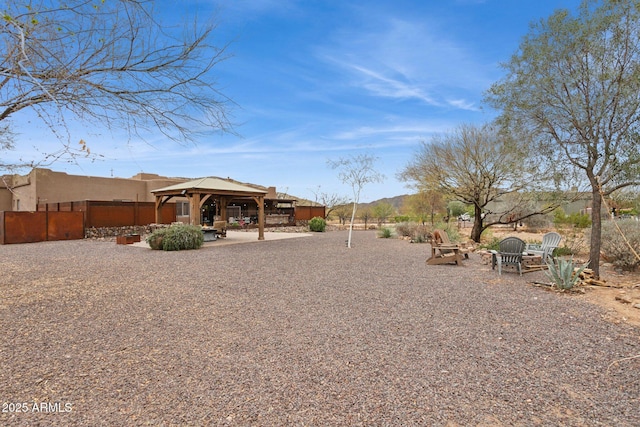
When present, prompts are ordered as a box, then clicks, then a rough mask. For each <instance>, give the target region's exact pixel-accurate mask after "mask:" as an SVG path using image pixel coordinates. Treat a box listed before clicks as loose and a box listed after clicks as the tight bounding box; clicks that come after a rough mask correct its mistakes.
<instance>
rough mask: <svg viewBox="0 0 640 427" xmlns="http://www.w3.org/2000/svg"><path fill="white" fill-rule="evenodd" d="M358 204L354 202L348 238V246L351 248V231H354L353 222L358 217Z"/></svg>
mask: <svg viewBox="0 0 640 427" xmlns="http://www.w3.org/2000/svg"><path fill="white" fill-rule="evenodd" d="M357 207H358V204H357V203H356V202H353V212H352V213H351V223H350V224H349V239H348V240H347V247H348V248H351V233H352V232H353V222H354V221H355V219H356V209H357Z"/></svg>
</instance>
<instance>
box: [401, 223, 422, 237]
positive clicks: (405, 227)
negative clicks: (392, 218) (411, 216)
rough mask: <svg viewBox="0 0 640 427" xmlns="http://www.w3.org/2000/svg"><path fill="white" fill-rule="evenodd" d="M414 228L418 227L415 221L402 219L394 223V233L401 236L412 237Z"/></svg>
mask: <svg viewBox="0 0 640 427" xmlns="http://www.w3.org/2000/svg"><path fill="white" fill-rule="evenodd" d="M416 228H418V224H417V223H415V222H408V221H403V222H398V223H396V233H398V234H399V235H400V236H403V237H413V233H414V232H415V230H416Z"/></svg>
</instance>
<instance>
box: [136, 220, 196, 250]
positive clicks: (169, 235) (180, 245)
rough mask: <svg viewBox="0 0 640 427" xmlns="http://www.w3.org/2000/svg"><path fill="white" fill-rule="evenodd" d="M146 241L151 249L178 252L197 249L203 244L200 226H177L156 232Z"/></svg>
mask: <svg viewBox="0 0 640 427" xmlns="http://www.w3.org/2000/svg"><path fill="white" fill-rule="evenodd" d="M146 240H147V243H149V246H150V247H151V249H162V250H165V251H180V250H185V249H198V248H199V247H200V246H202V243H204V236H203V235H202V229H201V227H200V226H196V225H187V224H179V225H172V226H171V227H169V228H164V229H160V230H156V231H154V232H153V233H152V234H151V235H150V236H149V237H147V239H146Z"/></svg>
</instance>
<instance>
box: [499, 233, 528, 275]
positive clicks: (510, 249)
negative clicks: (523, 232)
mask: <svg viewBox="0 0 640 427" xmlns="http://www.w3.org/2000/svg"><path fill="white" fill-rule="evenodd" d="M526 246H527V244H526V243H525V241H524V240H522V239H519V238H518V237H507V238H505V239H503V240H501V241H500V243H499V244H498V250H497V251H496V250H492V251H491V254H492V256H491V268H492V269H495V267H496V265H498V274H500V275H502V266H503V265H513V266H516V267H517V268H518V273H520V275H521V276H522V256H523V255H524V253H523V252H524V249H525V247H526Z"/></svg>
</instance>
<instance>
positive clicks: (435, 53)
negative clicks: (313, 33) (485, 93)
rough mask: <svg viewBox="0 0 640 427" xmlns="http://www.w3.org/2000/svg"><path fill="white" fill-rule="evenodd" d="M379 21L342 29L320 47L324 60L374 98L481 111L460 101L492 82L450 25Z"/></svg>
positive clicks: (319, 52)
mask: <svg viewBox="0 0 640 427" xmlns="http://www.w3.org/2000/svg"><path fill="white" fill-rule="evenodd" d="M373 20H374V21H375V22H376V24H377V25H375V27H374V28H371V27H370V28H366V29H363V28H356V29H344V30H341V31H337V32H336V33H335V34H333V35H332V37H331V38H330V42H329V43H327V44H325V45H323V46H321V47H319V49H318V55H319V57H320V58H321V59H322V60H323V61H325V62H326V63H328V64H330V65H332V66H335V67H339V68H340V69H342V70H343V71H345V72H346V73H348V75H350V76H351V78H350V80H349V84H350V85H351V86H353V87H359V88H360V89H363V90H365V91H366V92H367V93H369V94H370V95H371V96H376V97H384V98H391V99H397V100H407V99H413V100H418V101H420V102H423V103H425V104H427V105H431V106H435V107H448V108H459V109H463V110H475V109H476V107H474V101H470V100H465V101H460V99H463V98H467V97H472V96H475V97H477V96H479V94H480V93H481V92H482V90H483V89H484V88H486V87H487V86H488V85H489V84H490V82H491V79H490V78H489V77H488V76H485V75H483V72H482V70H483V69H484V67H483V66H482V65H481V64H478V63H475V62H474V53H473V52H470V51H468V50H466V49H465V48H464V47H463V46H462V45H459V44H457V43H456V41H455V40H454V39H453V38H450V37H449V35H450V33H449V32H448V31H446V28H445V27H443V26H441V25H440V24H437V23H433V22H429V21H426V20H424V19H422V20H420V21H412V20H409V19H401V18H398V17H395V18H394V17H392V18H387V17H380V16H378V17H377V19H376V18H373ZM460 93H467V96H465V97H463V98H462V97H460V95H459V94H460ZM450 99H453V100H454V101H450ZM476 102H477V101H476Z"/></svg>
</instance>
